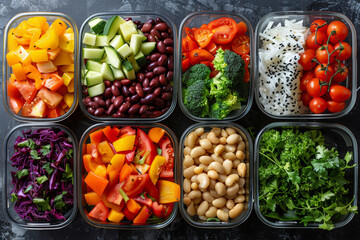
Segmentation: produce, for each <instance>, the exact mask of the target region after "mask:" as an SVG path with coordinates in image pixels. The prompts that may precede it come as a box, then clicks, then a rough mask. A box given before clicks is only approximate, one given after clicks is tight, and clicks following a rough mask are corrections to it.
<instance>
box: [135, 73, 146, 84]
mask: <svg viewBox="0 0 360 240" xmlns="http://www.w3.org/2000/svg"><path fill="white" fill-rule="evenodd" d="M136 78H137V80H138V81H139V82H142V81H144V79H145V74H143V73H140V72H139V73H138V74H137V76H136Z"/></svg>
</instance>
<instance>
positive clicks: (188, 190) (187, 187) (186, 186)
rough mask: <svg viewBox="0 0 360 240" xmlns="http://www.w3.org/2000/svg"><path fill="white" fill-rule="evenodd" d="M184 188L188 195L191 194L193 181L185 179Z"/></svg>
mask: <svg viewBox="0 0 360 240" xmlns="http://www.w3.org/2000/svg"><path fill="white" fill-rule="evenodd" d="M183 187H184V191H185V192H186V193H189V192H190V191H191V181H190V179H189V178H185V179H184V184H183Z"/></svg>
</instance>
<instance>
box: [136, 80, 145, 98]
mask: <svg viewBox="0 0 360 240" xmlns="http://www.w3.org/2000/svg"><path fill="white" fill-rule="evenodd" d="M135 90H136V93H137V94H138V95H139V96H140V97H144V91H143V88H142V86H141V84H140V83H137V84H136V85H135Z"/></svg>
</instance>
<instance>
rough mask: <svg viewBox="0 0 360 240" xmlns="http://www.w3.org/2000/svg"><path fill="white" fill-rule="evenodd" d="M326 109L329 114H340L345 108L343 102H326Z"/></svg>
mask: <svg viewBox="0 0 360 240" xmlns="http://www.w3.org/2000/svg"><path fill="white" fill-rule="evenodd" d="M326 108H327V110H328V111H329V112H332V113H336V112H341V111H342V110H343V109H344V108H345V102H336V101H327V102H326Z"/></svg>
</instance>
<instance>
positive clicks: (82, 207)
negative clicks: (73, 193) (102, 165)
mask: <svg viewBox="0 0 360 240" xmlns="http://www.w3.org/2000/svg"><path fill="white" fill-rule="evenodd" d="M106 126H114V127H115V126H116V127H120V128H121V127H126V126H130V127H133V128H140V129H142V130H143V131H145V132H146V133H147V132H148V131H149V130H150V129H151V128H153V127H159V128H162V129H164V130H165V131H166V132H165V136H168V137H169V139H170V141H171V143H172V146H173V148H174V157H175V159H174V181H175V183H177V184H179V182H178V180H177V179H178V178H177V175H178V170H177V168H178V166H177V161H178V157H177V151H178V141H177V138H176V136H175V134H174V133H173V131H171V130H170V129H169V128H168V127H167V126H165V125H162V124H159V123H140V122H139V123H133V122H121V123H114V122H106V123H98V124H95V125H93V126H91V127H89V128H88V129H87V130H86V131H85V132H84V134H83V135H82V137H81V139H80V145H79V146H80V149H79V150H80V151H79V156H78V159H79V161H78V166H77V167H78V172H77V174H78V178H77V187H78V189H79V190H78V196H77V197H78V204H79V211H80V213H81V216H82V217H83V218H84V219H85V221H86V222H87V223H88V224H90V225H92V226H94V227H98V228H109V229H118V230H139V229H160V228H164V227H166V226H167V225H169V224H170V223H171V222H172V221H173V220H174V219H175V217H176V213H177V210H178V205H179V204H178V203H177V202H176V203H175V204H174V208H173V211H172V213H171V215H170V216H169V217H168V218H167V219H166V220H164V221H163V222H162V223H159V224H150V225H145V224H144V225H130V224H126V223H112V222H100V221H96V220H93V219H91V218H90V217H89V216H88V210H87V209H86V206H87V203H86V201H85V197H84V193H85V192H86V183H84V179H85V176H86V170H85V167H84V164H83V160H82V159H83V157H82V156H83V153H85V152H86V144H87V143H89V142H90V134H91V133H93V132H95V131H97V130H99V129H102V128H105V127H106Z"/></svg>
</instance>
